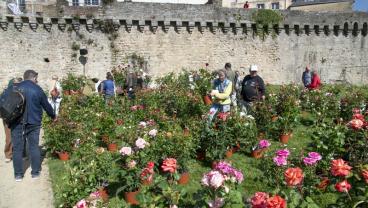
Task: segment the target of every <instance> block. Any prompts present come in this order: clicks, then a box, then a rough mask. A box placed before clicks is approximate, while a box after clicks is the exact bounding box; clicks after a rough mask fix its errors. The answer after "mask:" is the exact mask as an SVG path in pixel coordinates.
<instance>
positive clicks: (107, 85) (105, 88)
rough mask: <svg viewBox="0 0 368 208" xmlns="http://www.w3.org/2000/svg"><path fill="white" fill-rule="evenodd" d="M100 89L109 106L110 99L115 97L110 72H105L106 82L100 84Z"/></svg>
mask: <svg viewBox="0 0 368 208" xmlns="http://www.w3.org/2000/svg"><path fill="white" fill-rule="evenodd" d="M101 89H102V95H103V96H104V99H105V102H106V104H111V102H112V99H113V98H114V97H115V83H114V78H113V76H112V74H111V72H107V74H106V80H104V81H103V82H102V83H101Z"/></svg>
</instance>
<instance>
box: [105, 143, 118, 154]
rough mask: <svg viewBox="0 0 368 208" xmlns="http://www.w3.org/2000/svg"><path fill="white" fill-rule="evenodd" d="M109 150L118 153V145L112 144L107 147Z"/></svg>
mask: <svg viewBox="0 0 368 208" xmlns="http://www.w3.org/2000/svg"><path fill="white" fill-rule="evenodd" d="M107 149H108V150H109V151H110V152H116V151H117V150H118V145H117V144H115V143H111V144H108V145H107Z"/></svg>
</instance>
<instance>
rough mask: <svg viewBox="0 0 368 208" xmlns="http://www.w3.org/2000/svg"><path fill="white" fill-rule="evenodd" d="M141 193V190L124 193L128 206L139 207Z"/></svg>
mask: <svg viewBox="0 0 368 208" xmlns="http://www.w3.org/2000/svg"><path fill="white" fill-rule="evenodd" d="M138 193H139V190H137V191H133V192H125V193H124V199H125V201H126V202H127V203H128V204H131V205H138V204H139V202H138V201H137V198H136V197H137V194H138Z"/></svg>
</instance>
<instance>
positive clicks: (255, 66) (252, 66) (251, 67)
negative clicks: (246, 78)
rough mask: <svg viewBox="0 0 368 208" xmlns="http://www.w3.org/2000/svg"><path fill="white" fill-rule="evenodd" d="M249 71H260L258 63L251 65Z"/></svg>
mask: <svg viewBox="0 0 368 208" xmlns="http://www.w3.org/2000/svg"><path fill="white" fill-rule="evenodd" d="M249 71H258V66H257V65H251V66H250V69H249Z"/></svg>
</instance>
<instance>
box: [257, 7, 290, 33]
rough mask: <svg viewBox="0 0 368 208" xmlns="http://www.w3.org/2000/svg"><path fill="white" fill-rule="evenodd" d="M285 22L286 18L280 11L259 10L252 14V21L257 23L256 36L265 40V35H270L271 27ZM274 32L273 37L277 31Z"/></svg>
mask: <svg viewBox="0 0 368 208" xmlns="http://www.w3.org/2000/svg"><path fill="white" fill-rule="evenodd" d="M283 20H284V17H283V16H282V14H281V13H280V12H278V11H275V10H269V9H259V10H257V11H256V12H254V13H253V14H252V21H253V22H255V23H256V28H255V30H256V33H255V35H259V36H262V38H263V39H264V38H265V35H267V34H268V33H269V30H270V28H269V26H271V27H272V26H273V25H278V24H279V23H280V22H281V21H283ZM272 31H273V32H272V37H275V31H274V30H272Z"/></svg>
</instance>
